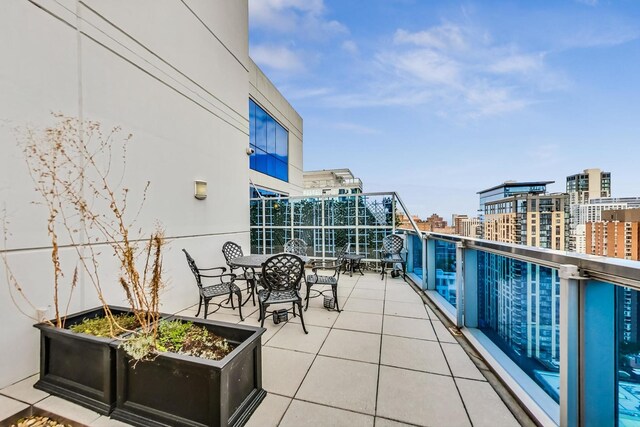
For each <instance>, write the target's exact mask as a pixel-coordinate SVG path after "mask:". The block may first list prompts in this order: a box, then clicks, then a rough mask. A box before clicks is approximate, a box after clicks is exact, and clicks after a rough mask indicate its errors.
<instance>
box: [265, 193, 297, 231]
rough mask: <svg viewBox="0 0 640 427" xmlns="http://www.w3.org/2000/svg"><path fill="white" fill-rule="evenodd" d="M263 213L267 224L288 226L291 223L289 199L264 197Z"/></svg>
mask: <svg viewBox="0 0 640 427" xmlns="http://www.w3.org/2000/svg"><path fill="white" fill-rule="evenodd" d="M264 213H265V224H266V225H267V226H272V227H288V226H290V225H291V206H290V203H289V199H265V200H264Z"/></svg>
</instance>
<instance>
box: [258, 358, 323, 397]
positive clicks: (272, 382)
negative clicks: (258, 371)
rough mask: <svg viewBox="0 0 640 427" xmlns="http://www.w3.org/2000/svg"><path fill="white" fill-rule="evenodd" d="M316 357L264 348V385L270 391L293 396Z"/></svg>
mask: <svg viewBox="0 0 640 427" xmlns="http://www.w3.org/2000/svg"><path fill="white" fill-rule="evenodd" d="M313 359H315V355H314V354H309V353H302V352H299V351H293V350H283V349H279V348H274V347H263V348H262V385H263V387H264V389H265V390H267V391H268V392H273V393H277V394H281V395H284V396H290V397H293V396H294V395H295V394H296V391H297V390H298V387H300V384H301V383H302V380H303V379H304V376H305V375H307V371H308V370H309V367H310V366H311V363H312V362H313Z"/></svg>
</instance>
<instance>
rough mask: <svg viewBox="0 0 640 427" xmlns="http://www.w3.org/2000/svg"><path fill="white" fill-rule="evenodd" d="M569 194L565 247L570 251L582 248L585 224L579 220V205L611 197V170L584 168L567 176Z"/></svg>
mask: <svg viewBox="0 0 640 427" xmlns="http://www.w3.org/2000/svg"><path fill="white" fill-rule="evenodd" d="M567 194H569V239H568V245H567V249H568V250H569V251H571V252H576V251H580V250H582V241H583V239H584V228H583V227H581V226H582V225H584V224H585V222H584V221H583V220H581V218H582V216H581V215H580V207H581V205H586V204H589V203H593V200H594V199H600V198H602V197H611V172H602V171H601V170H600V169H585V170H584V171H582V173H577V174H575V175H570V176H568V177H567Z"/></svg>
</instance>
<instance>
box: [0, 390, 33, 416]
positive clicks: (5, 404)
mask: <svg viewBox="0 0 640 427" xmlns="http://www.w3.org/2000/svg"><path fill="white" fill-rule="evenodd" d="M28 407H29V405H27V404H26V403H24V402H19V401H17V400H15V399H10V398H8V397H5V396H0V420H4V419H5V418H9V417H11V416H13V415H15V414H16V413H18V412H20V411H23V410H25V409H27V408H28Z"/></svg>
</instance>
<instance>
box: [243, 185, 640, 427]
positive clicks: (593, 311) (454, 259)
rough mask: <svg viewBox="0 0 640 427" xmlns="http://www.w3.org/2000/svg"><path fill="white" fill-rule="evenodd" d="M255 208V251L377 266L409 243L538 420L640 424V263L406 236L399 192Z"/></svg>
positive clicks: (413, 268)
mask: <svg viewBox="0 0 640 427" xmlns="http://www.w3.org/2000/svg"><path fill="white" fill-rule="evenodd" d="M251 203H252V214H251V218H252V227H251V236H252V249H253V250H254V251H259V252H264V253H271V252H273V253H275V252H279V251H280V250H281V248H282V245H283V244H284V242H285V241H286V240H288V239H290V238H302V239H304V240H306V241H307V242H309V243H311V242H313V245H311V246H312V248H313V249H312V251H313V252H312V253H310V254H309V255H311V256H315V257H318V258H331V257H332V256H333V255H334V253H333V251H334V248H335V247H339V246H341V245H343V244H344V243H345V242H349V243H351V248H352V251H353V252H357V253H361V254H364V255H365V256H366V258H365V261H366V262H367V263H368V265H369V266H370V267H371V268H375V266H376V265H377V259H378V257H379V254H380V253H379V249H380V245H381V241H382V239H383V238H384V236H386V235H387V234H390V233H401V234H403V235H404V236H405V249H406V256H407V260H408V272H409V277H410V279H411V281H412V283H413V284H414V285H415V286H416V287H417V288H419V289H420V292H421V293H422V294H423V296H424V298H426V300H427V301H428V303H429V304H430V305H431V304H432V305H433V306H434V308H437V310H433V312H434V313H441V315H442V316H443V317H445V318H446V319H447V320H448V321H450V322H451V323H452V324H453V325H454V326H456V327H457V328H459V330H460V333H461V334H462V336H463V337H464V339H463V340H464V342H466V343H468V344H469V346H470V348H473V349H474V350H475V351H477V352H478V353H479V354H480V355H481V356H482V358H483V359H484V361H485V362H486V363H487V365H488V366H489V367H490V370H491V371H492V372H494V373H495V374H496V375H497V376H498V377H499V378H500V379H501V381H503V382H504V383H505V384H506V385H507V386H508V388H509V390H510V393H511V395H512V396H513V397H515V399H516V400H517V401H518V402H519V405H520V406H521V407H522V408H525V409H526V411H527V412H528V413H529V414H531V415H532V416H533V418H535V420H536V422H538V423H540V424H543V425H596V426H602V425H625V426H626V425H640V362H639V361H640V331H638V326H637V324H638V322H637V321H636V320H635V319H637V318H639V317H640V311H639V309H638V304H637V301H638V296H637V292H638V289H640V264H639V263H638V262H633V261H624V260H617V259H612V258H604V257H593V256H584V255H578V254H574V253H567V252H561V251H555V250H548V249H540V248H533V247H527V246H522V245H512V244H501V243H498V242H492V241H485V240H480V239H471V238H464V237H460V236H452V235H443V234H436V233H424V232H419V231H418V230H417V227H412V229H408V230H399V229H396V222H395V220H394V218H395V214H396V212H398V211H399V212H401V213H403V214H404V215H405V216H406V217H408V218H411V215H410V214H409V213H408V212H407V211H406V209H405V208H404V205H403V203H402V201H401V200H400V199H399V198H398V196H397V194H395V193H373V194H361V195H352V196H349V197H335V196H325V197H315V198H288V199H280V200H271V199H269V200H265V199H256V200H252V201H251ZM272 219H273V220H272ZM629 294H632V295H633V299H632V300H630V299H629V298H628V295H629ZM532 296H535V298H532ZM625 298H627V299H626V300H625ZM631 301H633V302H631ZM625 311H626V312H632V313H633V314H632V315H631V316H626V317H625V315H624V314H623V313H624V312H625ZM623 331H624V332H623ZM424 392H425V391H424V390H422V389H420V390H414V393H424Z"/></svg>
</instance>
